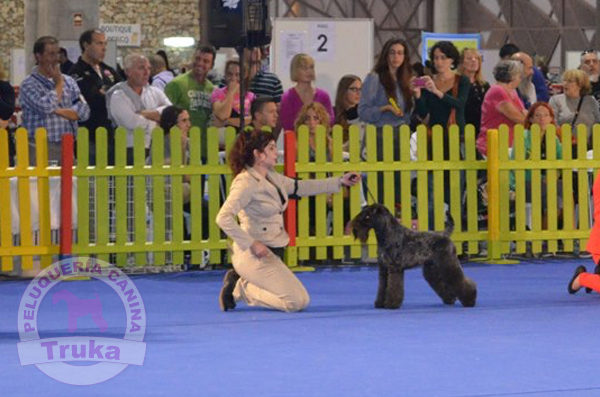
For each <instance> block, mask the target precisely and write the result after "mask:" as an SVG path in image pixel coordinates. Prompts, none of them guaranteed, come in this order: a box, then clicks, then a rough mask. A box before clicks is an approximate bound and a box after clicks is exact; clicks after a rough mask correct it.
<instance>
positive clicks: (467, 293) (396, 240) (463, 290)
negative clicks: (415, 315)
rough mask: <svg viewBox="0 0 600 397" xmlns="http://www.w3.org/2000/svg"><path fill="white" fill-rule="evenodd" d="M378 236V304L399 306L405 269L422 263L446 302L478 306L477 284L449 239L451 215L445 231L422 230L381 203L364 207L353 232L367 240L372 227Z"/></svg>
mask: <svg viewBox="0 0 600 397" xmlns="http://www.w3.org/2000/svg"><path fill="white" fill-rule="evenodd" d="M448 215H449V214H448ZM370 229H374V230H375V235H376V236H377V248H378V261H379V288H378V290H377V299H376V300H375V307H376V308H386V309H397V308H399V307H400V306H401V305H402V301H403V300H404V270H405V269H410V268H412V267H417V266H423V276H424V277H425V280H427V282H428V283H429V285H430V286H431V288H433V290H434V291H435V292H436V293H437V294H438V295H439V297H440V298H442V301H443V302H444V303H445V304H447V305H452V304H454V302H456V299H457V298H458V299H459V300H460V302H461V303H462V305H463V306H465V307H472V306H475V300H476V298H477V285H476V284H475V282H474V281H473V280H471V279H470V278H468V277H466V276H465V275H464V273H463V270H462V267H461V266H460V262H459V260H458V258H457V256H456V248H455V247H454V244H453V243H452V240H451V239H450V237H449V236H450V234H451V233H452V231H453V230H454V221H453V220H452V217H450V216H449V217H448V222H447V223H446V230H445V231H444V232H441V233H440V232H419V231H416V230H412V229H408V228H406V227H404V226H402V225H401V224H400V223H399V222H398V220H397V219H396V218H394V216H393V215H392V214H391V213H390V212H389V211H388V209H387V208H386V207H384V206H383V205H381V204H372V205H369V206H367V207H365V208H364V209H363V210H362V211H361V212H360V213H359V214H358V215H357V216H356V217H355V218H354V219H353V220H352V232H353V234H354V237H355V238H357V239H359V240H360V241H361V242H363V243H364V242H366V241H367V238H368V236H369V230H370Z"/></svg>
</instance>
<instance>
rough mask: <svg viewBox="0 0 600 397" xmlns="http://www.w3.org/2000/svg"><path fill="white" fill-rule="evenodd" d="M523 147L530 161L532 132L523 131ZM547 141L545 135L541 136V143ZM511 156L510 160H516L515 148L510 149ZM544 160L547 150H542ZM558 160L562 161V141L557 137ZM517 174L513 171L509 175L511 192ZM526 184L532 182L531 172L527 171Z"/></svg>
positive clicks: (513, 188) (526, 157)
mask: <svg viewBox="0 0 600 397" xmlns="http://www.w3.org/2000/svg"><path fill="white" fill-rule="evenodd" d="M523 139H524V141H523V146H524V147H525V159H526V160H527V159H529V158H531V145H532V143H531V131H530V130H525V131H523ZM545 139H546V137H545V136H544V135H542V136H541V141H542V142H544V140H545ZM509 155H510V159H511V160H514V159H515V150H514V148H511V149H510V152H509ZM541 155H542V158H545V157H546V156H545V155H546V151H545V149H542V153H541ZM556 159H557V160H561V159H562V144H561V143H560V139H559V138H558V136H557V137H556ZM515 182H516V180H515V173H514V171H511V172H510V174H509V186H510V189H511V190H515ZM525 182H526V183H529V182H531V170H527V171H525Z"/></svg>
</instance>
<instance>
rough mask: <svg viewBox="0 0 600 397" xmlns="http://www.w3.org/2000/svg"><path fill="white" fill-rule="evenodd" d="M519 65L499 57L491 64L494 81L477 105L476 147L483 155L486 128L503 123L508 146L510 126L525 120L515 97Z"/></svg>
mask: <svg viewBox="0 0 600 397" xmlns="http://www.w3.org/2000/svg"><path fill="white" fill-rule="evenodd" d="M522 69H523V67H522V66H521V63H520V62H518V61H512V60H502V61H500V62H498V64H497V65H496V66H495V67H494V78H495V79H496V84H494V85H493V86H492V87H491V88H490V89H489V90H488V92H487V93H486V94H485V97H484V99H483V104H482V105H481V132H480V133H479V135H478V136H477V150H479V152H480V153H481V154H482V155H484V156H487V130H489V129H495V128H498V127H499V126H500V125H501V124H506V125H507V126H508V128H509V136H508V143H509V145H510V146H512V141H513V127H514V126H515V124H523V123H525V117H526V116H527V110H526V109H525V107H524V106H523V103H522V102H521V100H520V99H519V96H518V94H517V87H518V86H519V83H520V82H521V72H522Z"/></svg>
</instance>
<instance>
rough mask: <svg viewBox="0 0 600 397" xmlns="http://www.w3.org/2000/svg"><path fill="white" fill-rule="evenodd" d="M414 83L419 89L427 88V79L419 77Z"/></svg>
mask: <svg viewBox="0 0 600 397" xmlns="http://www.w3.org/2000/svg"><path fill="white" fill-rule="evenodd" d="M413 83H414V85H415V87H417V88H425V86H426V85H427V79H425V78H423V77H417V78H416V79H415V80H414V82H413Z"/></svg>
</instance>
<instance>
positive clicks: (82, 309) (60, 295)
mask: <svg viewBox="0 0 600 397" xmlns="http://www.w3.org/2000/svg"><path fill="white" fill-rule="evenodd" d="M94 295H96V299H79V298H78V297H77V296H75V294H74V293H72V292H71V291H68V290H66V289H61V290H60V291H58V292H55V293H54V294H52V303H53V304H55V305H56V304H57V303H58V302H60V301H61V300H65V301H66V302H67V310H68V311H69V328H68V330H69V332H77V319H78V318H79V317H85V316H87V315H88V314H91V315H92V320H93V321H94V323H95V324H96V325H97V326H98V328H99V329H100V332H106V330H107V329H108V322H107V321H106V320H105V319H104V317H103V316H102V302H101V301H100V298H99V297H98V294H97V293H96V292H94Z"/></svg>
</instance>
